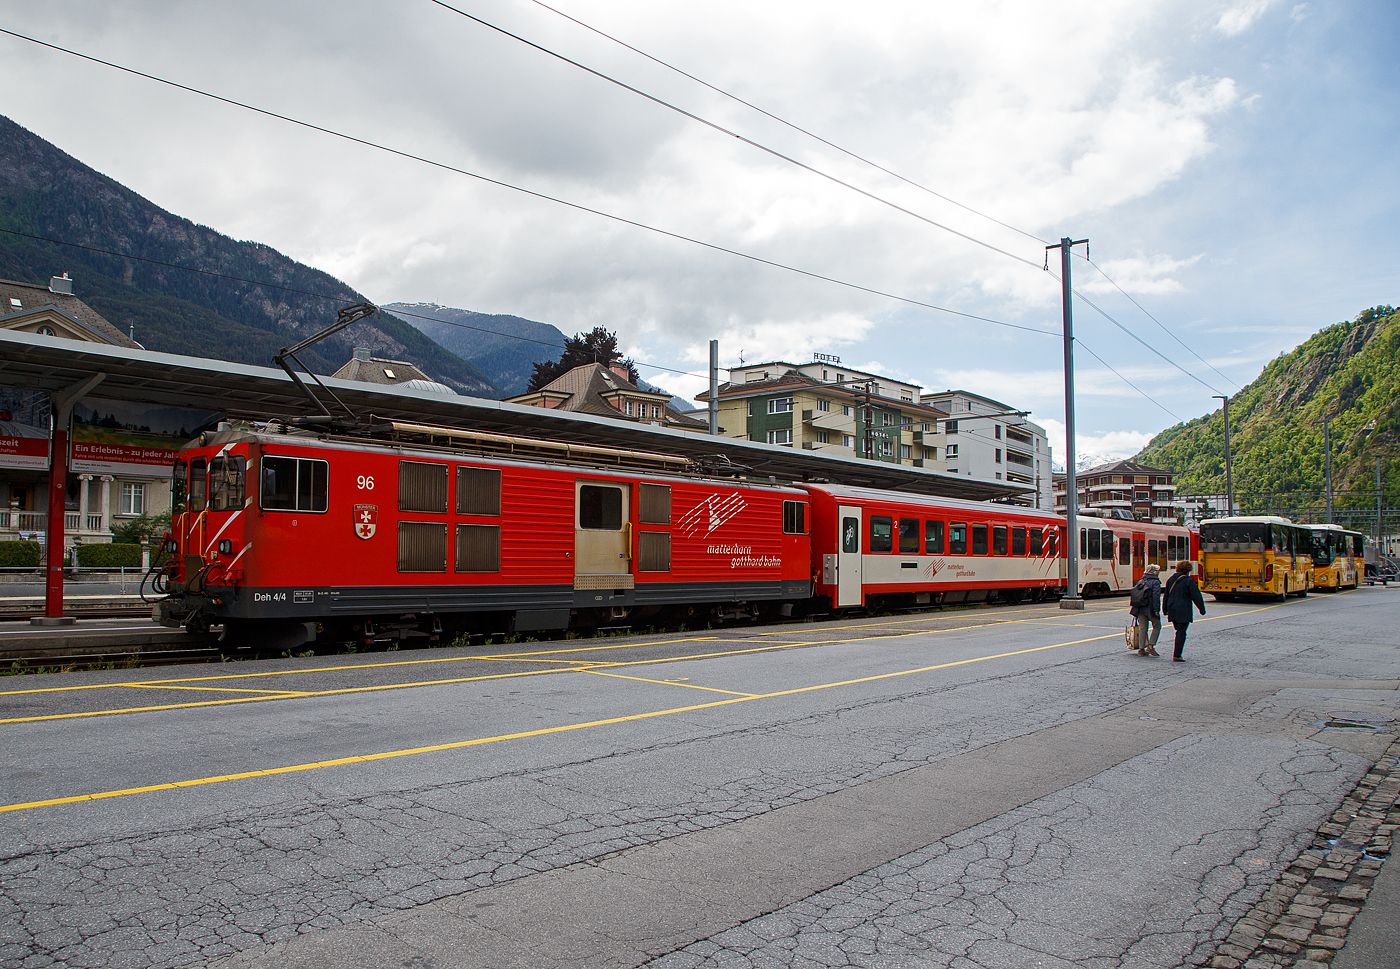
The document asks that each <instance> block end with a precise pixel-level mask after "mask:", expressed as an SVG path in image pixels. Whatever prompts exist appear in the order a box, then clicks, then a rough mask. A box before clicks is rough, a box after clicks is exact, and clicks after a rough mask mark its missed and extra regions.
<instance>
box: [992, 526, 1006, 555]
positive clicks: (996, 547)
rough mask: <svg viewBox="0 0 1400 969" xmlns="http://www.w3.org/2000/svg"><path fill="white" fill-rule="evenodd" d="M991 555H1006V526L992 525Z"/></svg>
mask: <svg viewBox="0 0 1400 969" xmlns="http://www.w3.org/2000/svg"><path fill="white" fill-rule="evenodd" d="M992 554H993V555H1005V554H1006V526H1005V525H993V526H992Z"/></svg>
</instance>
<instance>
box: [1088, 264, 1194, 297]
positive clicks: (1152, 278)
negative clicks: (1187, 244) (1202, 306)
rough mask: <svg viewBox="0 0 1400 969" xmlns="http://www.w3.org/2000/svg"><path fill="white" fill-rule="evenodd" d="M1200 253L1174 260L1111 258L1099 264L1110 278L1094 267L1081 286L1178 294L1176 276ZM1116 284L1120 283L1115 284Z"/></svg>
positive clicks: (1097, 290)
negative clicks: (1174, 275) (1110, 280)
mask: <svg viewBox="0 0 1400 969" xmlns="http://www.w3.org/2000/svg"><path fill="white" fill-rule="evenodd" d="M1200 259H1201V256H1200V255H1199V254H1198V255H1195V256H1191V257H1190V258H1187V259H1173V258H1171V257H1170V256H1163V255H1157V256H1133V257H1129V258H1126V259H1108V260H1105V261H1104V262H1102V263H1099V265H1100V267H1101V268H1102V269H1103V271H1104V274H1106V275H1107V276H1108V277H1109V279H1112V280H1113V282H1109V280H1108V279H1105V278H1104V276H1103V275H1100V274H1099V273H1096V272H1094V271H1093V270H1092V269H1091V270H1090V271H1089V275H1088V276H1087V277H1086V278H1085V281H1084V283H1083V284H1082V285H1081V286H1079V288H1081V289H1083V290H1086V291H1088V292H1091V293H1116V292H1117V291H1118V287H1119V286H1121V287H1122V288H1123V290H1124V291H1125V292H1128V293H1134V294H1137V293H1150V294H1154V295H1157V294H1161V293H1175V292H1180V291H1181V290H1182V288H1183V287H1182V285H1181V283H1180V282H1179V281H1178V280H1177V279H1175V278H1173V274H1174V273H1176V272H1177V271H1178V270H1181V269H1186V268H1188V267H1191V266H1194V265H1195V264H1196V263H1197V262H1199V261H1200ZM1113 283H1117V284H1118V286H1114V285H1113Z"/></svg>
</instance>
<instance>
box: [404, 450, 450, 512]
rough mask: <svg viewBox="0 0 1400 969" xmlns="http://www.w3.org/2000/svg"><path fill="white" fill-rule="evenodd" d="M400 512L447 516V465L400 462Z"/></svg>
mask: <svg viewBox="0 0 1400 969" xmlns="http://www.w3.org/2000/svg"><path fill="white" fill-rule="evenodd" d="M399 511H427V512H433V513H435V514H441V515H445V514H447V465H445V464H423V463H421V462H418V461H400V462H399Z"/></svg>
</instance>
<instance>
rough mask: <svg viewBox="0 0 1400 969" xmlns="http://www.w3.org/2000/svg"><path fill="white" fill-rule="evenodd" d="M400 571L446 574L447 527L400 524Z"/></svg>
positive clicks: (409, 523) (434, 523) (428, 524)
mask: <svg viewBox="0 0 1400 969" xmlns="http://www.w3.org/2000/svg"><path fill="white" fill-rule="evenodd" d="M399 571H400V572H446V571H447V526H446V525H440V524H438V523H436V522H399Z"/></svg>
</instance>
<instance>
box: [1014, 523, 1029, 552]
mask: <svg viewBox="0 0 1400 969" xmlns="http://www.w3.org/2000/svg"><path fill="white" fill-rule="evenodd" d="M1011 554H1012V555H1025V554H1026V530H1025V529H1024V528H1013V529H1011Z"/></svg>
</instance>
